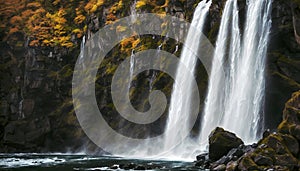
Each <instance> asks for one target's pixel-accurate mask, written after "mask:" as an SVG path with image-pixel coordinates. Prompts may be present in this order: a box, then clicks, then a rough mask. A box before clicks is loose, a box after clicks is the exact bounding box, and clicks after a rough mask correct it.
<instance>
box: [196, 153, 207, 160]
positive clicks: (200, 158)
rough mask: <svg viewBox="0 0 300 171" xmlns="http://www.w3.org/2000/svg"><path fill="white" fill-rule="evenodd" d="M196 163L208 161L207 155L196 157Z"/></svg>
mask: <svg viewBox="0 0 300 171" xmlns="http://www.w3.org/2000/svg"><path fill="white" fill-rule="evenodd" d="M196 159H197V161H205V160H208V153H203V154H200V155H198V156H196Z"/></svg>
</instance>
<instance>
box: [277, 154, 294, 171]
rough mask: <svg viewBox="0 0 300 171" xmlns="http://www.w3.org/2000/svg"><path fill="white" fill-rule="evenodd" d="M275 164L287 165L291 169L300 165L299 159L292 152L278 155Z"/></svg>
mask: <svg viewBox="0 0 300 171" xmlns="http://www.w3.org/2000/svg"><path fill="white" fill-rule="evenodd" d="M275 165H279V166H286V167H288V168H289V169H291V170H293V169H294V168H298V167H299V164H298V160H297V159H296V158H295V157H294V156H292V155H290V154H283V155H276V156H275Z"/></svg>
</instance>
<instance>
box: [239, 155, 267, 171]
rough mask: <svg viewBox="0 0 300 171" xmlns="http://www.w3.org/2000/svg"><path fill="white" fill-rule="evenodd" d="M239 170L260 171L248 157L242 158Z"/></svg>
mask: <svg viewBox="0 0 300 171" xmlns="http://www.w3.org/2000/svg"><path fill="white" fill-rule="evenodd" d="M238 169H239V170H248V171H249V170H262V169H261V168H260V167H259V166H258V165H257V164H256V163H255V162H254V161H253V160H252V159H251V157H250V156H246V157H244V158H242V160H241V161H240V163H239V166H238Z"/></svg>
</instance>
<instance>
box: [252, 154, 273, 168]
mask: <svg viewBox="0 0 300 171" xmlns="http://www.w3.org/2000/svg"><path fill="white" fill-rule="evenodd" d="M254 162H255V163H256V164H257V165H259V166H272V165H273V160H272V158H270V157H267V156H263V155H257V156H255V157H254Z"/></svg>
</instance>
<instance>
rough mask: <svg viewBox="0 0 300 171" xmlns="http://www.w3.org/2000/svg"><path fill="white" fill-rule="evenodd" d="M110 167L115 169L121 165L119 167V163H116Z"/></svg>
mask: <svg viewBox="0 0 300 171" xmlns="http://www.w3.org/2000/svg"><path fill="white" fill-rule="evenodd" d="M109 168H110V169H114V170H115V169H118V168H119V167H118V165H116V164H114V165H112V166H110V167H109Z"/></svg>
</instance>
